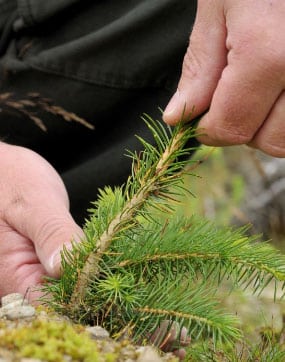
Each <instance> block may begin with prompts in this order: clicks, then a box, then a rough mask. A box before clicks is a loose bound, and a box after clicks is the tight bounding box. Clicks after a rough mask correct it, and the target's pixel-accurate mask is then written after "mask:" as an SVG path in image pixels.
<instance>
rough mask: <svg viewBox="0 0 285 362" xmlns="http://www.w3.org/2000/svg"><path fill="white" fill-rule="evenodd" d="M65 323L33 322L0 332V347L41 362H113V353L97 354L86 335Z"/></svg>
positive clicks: (98, 352)
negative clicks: (69, 359)
mask: <svg viewBox="0 0 285 362" xmlns="http://www.w3.org/2000/svg"><path fill="white" fill-rule="evenodd" d="M79 330H80V328H79V329H78V328H76V327H74V326H73V325H71V324H70V323H67V322H56V321H47V320H40V319H36V320H34V321H33V322H32V323H31V324H30V325H25V326H21V327H17V328H12V329H5V330H2V333H1V339H0V347H3V348H5V349H8V350H10V351H13V353H14V354H15V353H16V355H17V356H18V357H31V358H37V359H41V360H44V361H53V362H55V361H56V362H61V361H66V357H70V358H71V359H72V361H85V362H89V361H90V362H114V361H116V358H117V354H116V353H113V352H112V353H104V352H102V351H99V349H98V346H97V344H96V342H95V341H93V340H92V339H91V338H90V337H89V335H88V333H87V332H82V331H81V332H80V331H79Z"/></svg>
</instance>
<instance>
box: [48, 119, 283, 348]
mask: <svg viewBox="0 0 285 362" xmlns="http://www.w3.org/2000/svg"><path fill="white" fill-rule="evenodd" d="M143 118H144V121H145V122H146V124H147V126H148V128H149V129H150V131H151V133H152V135H153V139H154V145H153V144H152V143H149V142H147V141H145V140H144V139H142V138H140V137H138V138H139V140H140V141H141V143H142V145H143V148H144V150H143V151H141V152H128V156H129V157H131V158H132V168H131V170H130V176H129V178H128V179H127V180H126V183H125V184H124V185H122V186H121V187H115V188H113V189H112V188H111V187H109V186H106V187H105V188H104V189H101V190H99V197H98V199H97V201H95V202H93V204H92V208H91V210H90V217H89V218H88V220H87V221H86V223H85V225H84V234H85V237H84V240H82V242H81V243H73V248H72V250H67V249H64V251H63V252H62V276H61V278H60V279H59V280H55V279H48V280H47V281H46V283H45V284H44V287H43V290H44V291H45V292H46V293H48V294H49V296H51V299H48V300H47V301H46V303H48V304H49V306H52V307H53V308H54V309H55V310H57V311H58V312H60V313H62V314H65V315H68V316H69V317H70V318H72V319H73V320H74V321H76V322H80V323H82V324H99V325H101V326H103V327H105V328H106V329H107V330H108V331H109V332H110V333H111V336H112V337H113V338H120V337H122V336H126V335H127V336H129V337H130V338H131V339H132V340H133V341H134V342H139V343H141V342H142V341H144V340H149V336H150V335H152V334H153V333H154V331H155V330H156V329H157V328H158V327H159V326H160V325H161V323H163V321H165V320H167V321H169V328H170V327H171V324H172V323H175V325H177V324H178V325H179V326H180V327H181V328H182V326H185V327H186V328H187V329H188V333H189V335H190V336H191V339H192V341H195V340H202V341H209V340H211V342H212V344H213V345H214V346H215V345H217V344H220V343H222V344H223V345H232V344H233V343H235V342H236V341H238V340H239V339H240V338H241V337H242V332H241V330H240V328H239V320H238V318H237V317H236V316H235V315H231V314H230V313H228V312H225V311H224V310H222V309H221V308H220V307H219V300H218V299H217V297H216V290H217V288H218V286H219V285H220V284H221V283H222V282H223V280H224V279H231V281H232V283H233V284H234V285H236V286H239V287H243V288H245V289H246V288H248V287H249V286H251V287H253V292H254V293H261V292H262V291H263V290H264V288H266V286H267V285H268V284H269V283H270V282H272V281H275V283H276V288H277V284H278V283H281V284H280V285H281V289H283V288H284V285H285V284H284V281H285V257H284V256H283V255H282V254H281V253H279V252H278V251H277V250H275V249H274V247H272V246H271V245H270V244H269V243H267V242H261V241H259V240H258V236H256V237H252V236H251V237H248V236H246V234H245V231H246V229H245V228H239V229H233V228H230V227H217V226H216V225H215V224H214V223H213V222H210V221H207V220H204V219H202V218H201V217H195V216H193V217H186V216H184V217H183V216H177V214H176V213H175V207H174V206H173V205H174V202H175V201H177V202H178V200H181V197H182V198H183V195H185V193H187V192H189V190H186V189H185V186H184V184H183V181H184V177H183V176H184V174H185V173H187V170H188V169H189V167H188V166H189V164H191V162H192V161H191V158H190V156H191V154H192V153H193V152H194V151H195V150H196V147H189V146H188V145H189V144H191V142H189V141H191V139H193V140H194V138H195V128H191V127H190V126H189V124H188V125H187V124H186V125H185V124H182V123H181V124H179V125H177V126H176V127H173V128H171V127H166V126H165V125H163V123H162V122H160V121H156V120H153V119H151V117H149V116H148V115H144V117H143ZM190 169H191V167H190ZM190 191H191V190H190ZM272 297H273V298H274V296H272ZM165 333H167V330H166V332H165ZM158 344H159V343H158ZM190 348H191V346H190Z"/></svg>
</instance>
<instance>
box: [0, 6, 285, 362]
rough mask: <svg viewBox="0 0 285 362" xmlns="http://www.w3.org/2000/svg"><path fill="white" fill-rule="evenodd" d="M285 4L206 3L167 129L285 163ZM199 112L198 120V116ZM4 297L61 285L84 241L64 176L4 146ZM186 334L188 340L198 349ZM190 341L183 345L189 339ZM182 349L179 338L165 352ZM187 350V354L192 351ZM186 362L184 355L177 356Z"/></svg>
mask: <svg viewBox="0 0 285 362" xmlns="http://www.w3.org/2000/svg"><path fill="white" fill-rule="evenodd" d="M284 19H285V1H284V0H271V1H269V0H259V1H256V0H200V1H198V11H197V16H196V21H195V24H194V28H193V32H192V34H191V37H190V43H189V47H188V50H187V53H186V55H185V59H184V63H183V69H182V74H181V79H180V81H179V84H178V89H177V92H176V93H175V95H174V97H173V98H172V100H171V102H170V103H169V105H168V107H167V108H166V110H165V111H164V116H163V117H164V120H165V122H166V123H168V124H171V125H174V124H176V123H177V122H178V121H179V120H180V119H181V114H182V113H183V110H184V120H185V121H189V120H191V119H193V118H195V117H197V116H199V115H201V114H204V115H203V117H202V118H201V120H200V122H199V128H200V136H199V140H200V141H201V142H202V143H205V144H208V145H213V146H226V145H237V144H247V145H249V146H251V147H254V148H257V149H260V150H261V151H263V152H265V153H267V154H269V155H272V156H276V157H285V127H284V120H285V92H284V88H285V41H284V40H285V39H284V38H285V35H284V34H285V22H284ZM193 107H194V110H193ZM0 154H1V158H0V174H1V180H0V194H1V204H0V271H1V280H0V296H2V295H5V294H8V293H11V292H20V293H23V294H25V293H26V292H27V291H29V293H28V297H29V299H30V301H32V302H35V301H36V300H37V298H38V297H39V294H38V292H35V291H33V288H31V287H33V286H36V285H38V284H40V283H41V281H42V278H43V276H44V275H49V276H52V277H59V276H60V262H59V260H60V250H61V249H62V247H63V245H66V246H67V247H70V240H71V239H73V240H76V241H80V239H81V237H82V235H83V234H82V230H81V228H80V227H79V226H78V225H77V224H76V223H75V222H74V220H73V219H72V216H71V215H70V213H69V201H68V195H67V193H66V189H65V187H64V185H63V182H62V180H61V178H60V176H59V175H58V174H57V173H56V171H55V170H54V169H53V168H52V167H51V165H50V164H49V163H48V162H47V161H45V160H44V159H43V158H41V157H40V156H39V155H37V154H36V153H34V152H32V151H30V150H28V149H25V148H22V147H17V146H12V145H7V144H4V143H1V142H0ZM186 334H187V333H186V332H183V336H180V337H178V338H180V339H182V342H183V343H184V344H186V345H187V344H189V342H190V341H189V340H188V339H187V336H186ZM181 337H182V338H181ZM176 340H177V335H176V332H175V330H174V331H173V332H172V333H171V335H170V338H169V343H170V346H169V343H166V347H164V348H166V350H169V348H171V344H172V343H173V342H174V341H176ZM183 343H182V344H181V345H183ZM176 353H178V355H179V356H180V358H181V359H182V358H183V353H184V352H183V350H181V349H180V350H178V351H176Z"/></svg>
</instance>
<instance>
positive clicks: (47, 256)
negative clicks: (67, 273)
mask: <svg viewBox="0 0 285 362" xmlns="http://www.w3.org/2000/svg"><path fill="white" fill-rule="evenodd" d="M0 154H1V160H0V174H1V180H0V194H1V204H0V241H1V242H0V270H1V281H0V296H3V295H5V294H8V293H12V292H20V293H22V294H25V293H27V292H28V294H27V296H28V298H29V299H30V301H32V302H34V301H35V300H36V299H37V298H38V297H39V293H38V292H36V291H33V290H32V288H31V287H33V286H36V285H38V284H40V282H41V280H42V277H43V276H44V275H50V276H52V277H59V275H60V259H59V258H60V254H59V252H60V250H61V249H62V247H63V245H64V244H65V245H66V246H67V247H69V246H70V240H71V239H75V240H80V237H81V236H82V235H83V232H82V230H81V228H80V227H79V226H78V225H77V224H76V223H75V222H74V220H73V219H72V217H71V215H70V213H69V201H68V196H67V192H66V189H65V187H64V184H63V182H62V180H61V178H60V176H59V175H58V174H57V173H56V171H55V170H54V169H53V168H52V166H51V165H50V164H49V163H48V162H47V161H46V160H44V159H43V158H42V157H41V156H39V155H38V154H36V153H35V152H33V151H31V150H28V149H26V148H23V147H18V146H12V145H8V144H4V143H0Z"/></svg>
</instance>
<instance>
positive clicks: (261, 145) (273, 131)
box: [249, 91, 285, 157]
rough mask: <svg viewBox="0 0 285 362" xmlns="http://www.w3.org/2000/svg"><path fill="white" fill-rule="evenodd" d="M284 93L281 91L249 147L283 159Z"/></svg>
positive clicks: (284, 146)
mask: <svg viewBox="0 0 285 362" xmlns="http://www.w3.org/2000/svg"><path fill="white" fill-rule="evenodd" d="M284 124H285V92H284V91H283V92H282V93H281V95H280V96H279V98H278V99H277V101H276V103H275V104H274V106H273V108H272V109H271V111H270V113H269V115H268V117H267V119H266V120H265V122H264V123H263V125H262V127H261V128H260V129H259V131H258V132H257V134H256V135H255V137H254V138H253V140H252V141H251V142H249V146H252V147H254V148H258V149H260V150H262V151H263V152H265V153H266V154H269V155H271V156H273V157H285V128H284Z"/></svg>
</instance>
